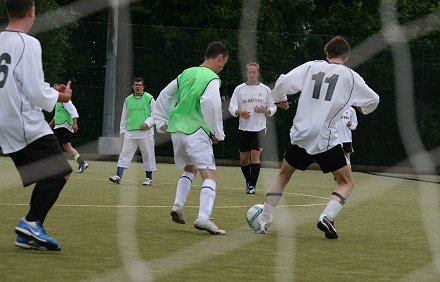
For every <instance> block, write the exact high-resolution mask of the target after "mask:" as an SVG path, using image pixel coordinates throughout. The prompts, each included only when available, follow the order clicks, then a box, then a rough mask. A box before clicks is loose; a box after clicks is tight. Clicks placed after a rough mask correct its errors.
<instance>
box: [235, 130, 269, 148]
mask: <svg viewBox="0 0 440 282" xmlns="http://www.w3.org/2000/svg"><path fill="white" fill-rule="evenodd" d="M265 137H266V130H265V129H263V130H260V131H243V130H238V138H239V142H240V152H248V151H250V150H255V151H261V150H262V149H263V144H264V138H265Z"/></svg>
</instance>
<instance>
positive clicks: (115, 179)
mask: <svg viewBox="0 0 440 282" xmlns="http://www.w3.org/2000/svg"><path fill="white" fill-rule="evenodd" d="M108 180H110V181H111V182H113V183H116V184H119V183H120V182H121V180H122V179H121V178H120V177H119V176H118V175H115V176H112V177H109V178H108Z"/></svg>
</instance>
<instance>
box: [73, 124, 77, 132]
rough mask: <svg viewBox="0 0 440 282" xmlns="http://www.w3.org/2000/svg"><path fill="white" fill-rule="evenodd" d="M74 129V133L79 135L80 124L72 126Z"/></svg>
mask: <svg viewBox="0 0 440 282" xmlns="http://www.w3.org/2000/svg"><path fill="white" fill-rule="evenodd" d="M72 129H73V132H74V133H77V132H78V130H79V127H78V124H74V125H73V126H72Z"/></svg>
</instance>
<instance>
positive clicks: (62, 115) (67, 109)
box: [49, 84, 89, 173]
mask: <svg viewBox="0 0 440 282" xmlns="http://www.w3.org/2000/svg"><path fill="white" fill-rule="evenodd" d="M53 87H54V88H55V89H56V90H58V91H62V90H63V89H62V87H61V86H60V85H59V84H54V86H53ZM78 118H79V115H78V111H77V110H76V107H75V105H74V104H73V103H72V101H68V102H67V103H62V102H57V103H56V105H55V116H54V117H53V119H52V120H51V121H50V123H49V125H50V127H52V128H53V132H54V133H55V135H56V136H57V138H58V140H59V141H60V143H61V144H62V146H63V149H64V150H65V151H66V152H68V153H69V154H71V155H72V156H73V159H74V160H75V161H76V162H77V163H78V169H77V171H76V172H77V173H82V172H83V171H84V170H86V168H88V167H89V164H88V163H87V162H85V161H84V160H83V159H82V158H81V156H80V154H79V153H78V151H77V150H76V149H75V148H73V146H72V137H73V134H74V133H76V132H78V129H79V128H78Z"/></svg>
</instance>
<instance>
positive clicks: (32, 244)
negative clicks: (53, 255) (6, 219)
mask: <svg viewBox="0 0 440 282" xmlns="http://www.w3.org/2000/svg"><path fill="white" fill-rule="evenodd" d="M15 246H17V247H19V248H22V249H28V250H29V249H32V250H40V251H47V250H48V249H47V248H46V247H44V246H41V245H38V244H37V243H36V241H35V240H33V239H29V238H26V237H23V236H20V235H17V239H15Z"/></svg>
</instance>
